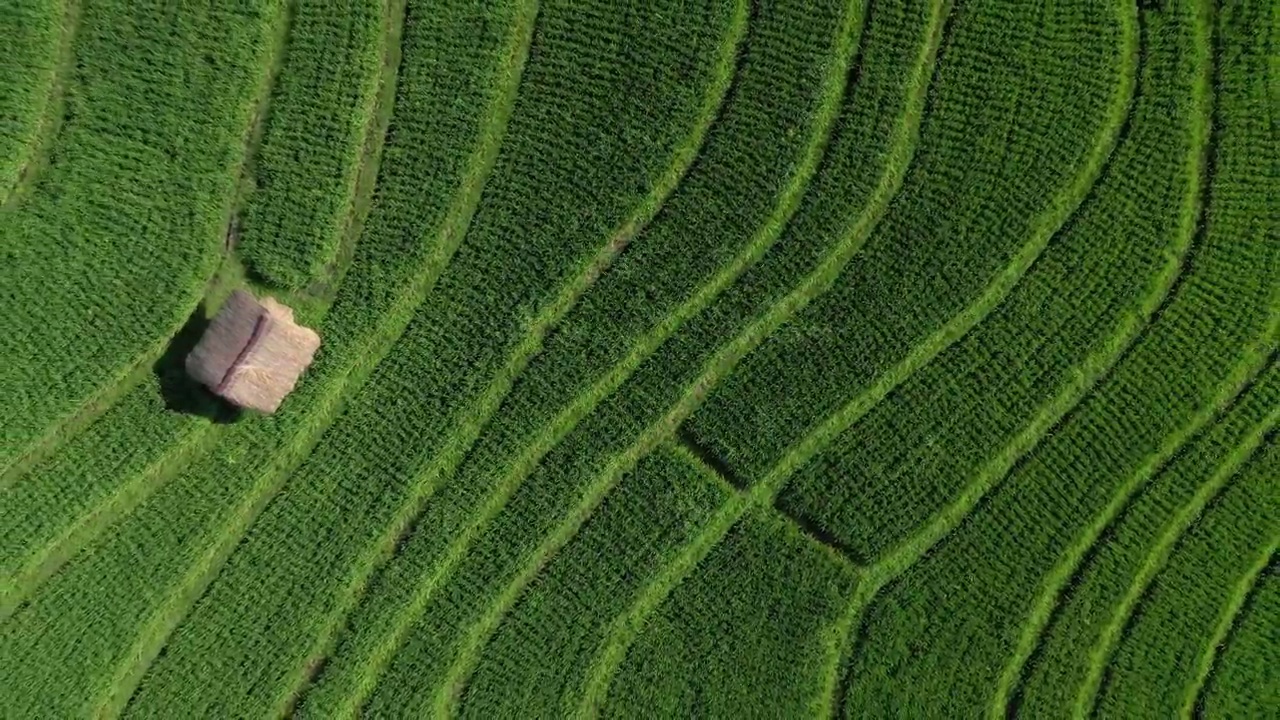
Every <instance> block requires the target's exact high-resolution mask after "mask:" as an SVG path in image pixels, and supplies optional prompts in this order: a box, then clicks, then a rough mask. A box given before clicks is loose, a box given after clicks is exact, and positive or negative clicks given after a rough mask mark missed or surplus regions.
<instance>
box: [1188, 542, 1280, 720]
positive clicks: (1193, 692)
mask: <svg viewBox="0 0 1280 720" xmlns="http://www.w3.org/2000/svg"><path fill="white" fill-rule="evenodd" d="M1277 550H1280V538H1272V539H1271V542H1270V544H1269V545H1267V547H1266V548H1265V549H1264V551H1263V553H1262V554H1261V555H1260V556H1259V558H1258V562H1256V563H1255V564H1254V565H1253V566H1252V567H1250V568H1249V570H1248V572H1246V573H1245V574H1244V576H1243V577H1241V578H1240V582H1239V583H1238V584H1237V585H1236V588H1235V591H1234V592H1233V593H1232V594H1231V598H1230V600H1228V602H1227V606H1226V607H1224V608H1223V609H1222V613H1221V614H1220V615H1219V616H1218V623H1217V624H1216V625H1215V626H1214V628H1213V633H1212V634H1211V635H1210V636H1209V641H1208V642H1207V643H1205V645H1204V650H1203V651H1201V653H1200V656H1199V657H1198V658H1196V674H1195V679H1194V680H1192V682H1191V684H1190V685H1189V686H1187V688H1186V689H1185V690H1184V692H1183V698H1182V707H1181V709H1180V712H1179V715H1180V717H1182V718H1187V719H1189V718H1192V717H1196V718H1200V717H1204V708H1203V706H1202V704H1201V703H1203V701H1204V698H1203V694H1204V690H1205V687H1206V686H1207V685H1208V682H1209V678H1210V677H1211V676H1212V674H1213V671H1214V668H1215V666H1216V665H1217V662H1218V657H1219V655H1220V653H1221V651H1222V648H1223V647H1225V646H1226V644H1227V642H1228V639H1229V636H1230V635H1231V632H1232V630H1233V629H1234V628H1235V626H1236V622H1237V621H1238V620H1239V618H1240V615H1241V613H1242V612H1243V611H1244V609H1245V607H1246V605H1247V602H1248V600H1249V597H1250V595H1252V594H1253V592H1254V590H1256V589H1257V587H1258V582H1259V581H1260V580H1261V579H1262V576H1263V574H1264V573H1265V572H1266V570H1267V567H1268V566H1270V565H1271V564H1272V563H1273V562H1274V561H1275V556H1276V551H1277Z"/></svg>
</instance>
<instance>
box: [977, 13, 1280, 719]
mask: <svg viewBox="0 0 1280 720" xmlns="http://www.w3.org/2000/svg"><path fill="white" fill-rule="evenodd" d="M1210 32H1211V35H1212V37H1211V39H1210V41H1209V42H1210V44H1211V46H1212V52H1213V54H1214V55H1215V56H1217V57H1218V58H1219V60H1218V61H1217V62H1214V63H1213V68H1212V70H1211V74H1212V77H1213V85H1214V87H1219V88H1221V87H1223V82H1222V73H1223V72H1224V68H1223V63H1224V62H1227V60H1222V59H1221V58H1222V52H1223V37H1222V32H1223V30H1222V28H1221V27H1219V28H1215V29H1211V30H1210ZM1223 102H1224V101H1222V100H1217V99H1215V100H1213V109H1212V118H1213V120H1212V126H1213V127H1214V128H1217V127H1220V126H1221V125H1222V117H1221V116H1222V114H1223V110H1224V109H1223V107H1222V105H1223ZM1210 144H1211V145H1220V144H1221V140H1220V138H1216V137H1215V138H1212V139H1211V141H1210ZM1206 162H1207V163H1209V165H1208V172H1209V174H1210V175H1212V172H1213V163H1214V162H1215V160H1214V157H1213V156H1212V155H1210V156H1208V157H1207V160H1206ZM1202 212H1203V209H1202ZM1200 232H1201V233H1203V232H1206V229H1205V224H1204V221H1203V220H1202V222H1201V229H1200ZM1277 300H1280V291H1277V292H1276V293H1273V299H1272V305H1271V307H1272V312H1271V316H1270V320H1269V323H1268V326H1267V329H1266V330H1265V331H1264V333H1263V337H1262V340H1261V341H1260V342H1259V343H1258V344H1256V345H1254V346H1253V347H1251V348H1250V349H1249V350H1248V351H1247V352H1246V354H1245V358H1244V359H1243V360H1242V361H1241V362H1240V364H1238V365H1237V366H1236V368H1235V369H1234V371H1233V373H1232V375H1231V376H1229V377H1228V379H1227V380H1226V382H1225V384H1224V385H1223V388H1222V391H1221V392H1220V394H1219V399H1218V401H1217V402H1215V403H1214V405H1213V406H1214V407H1215V408H1217V412H1216V413H1211V415H1212V417H1210V415H1209V414H1207V413H1209V411H1208V409H1206V410H1205V411H1203V412H1202V413H1201V414H1200V415H1199V416H1197V417H1196V418H1195V419H1194V420H1193V422H1192V424H1191V425H1189V426H1186V427H1184V428H1183V430H1185V431H1186V433H1189V434H1185V435H1183V434H1182V433H1180V434H1179V435H1178V436H1177V437H1171V438H1169V442H1167V443H1166V446H1165V447H1162V451H1163V452H1162V457H1163V458H1164V459H1163V460H1162V461H1159V462H1157V460H1156V459H1155V458H1153V459H1152V461H1151V462H1149V463H1148V464H1146V465H1144V466H1143V467H1142V468H1140V469H1139V471H1138V473H1136V474H1135V476H1134V477H1133V478H1131V479H1130V480H1129V482H1128V483H1126V484H1125V485H1124V486H1122V487H1121V489H1120V491H1119V492H1118V493H1117V495H1116V497H1115V498H1113V500H1112V502H1111V503H1109V504H1108V506H1107V507H1106V508H1105V509H1104V510H1103V512H1102V513H1101V514H1100V515H1099V516H1098V518H1097V520H1096V521H1095V523H1094V524H1093V525H1091V526H1090V527H1089V528H1088V529H1087V530H1086V531H1085V533H1083V534H1082V535H1081V537H1080V538H1079V539H1078V541H1077V542H1076V543H1073V545H1072V546H1071V547H1070V548H1069V549H1068V550H1067V551H1066V552H1065V553H1064V555H1063V558H1062V560H1061V562H1060V563H1059V564H1058V565H1057V566H1056V567H1055V568H1054V569H1053V571H1052V572H1051V573H1050V574H1049V575H1048V577H1047V578H1046V582H1045V587H1044V589H1043V591H1042V594H1041V596H1040V598H1039V599H1038V600H1037V601H1036V604H1035V605H1034V607H1033V610H1032V612H1031V615H1030V616H1029V618H1028V619H1027V621H1026V622H1025V624H1024V626H1023V633H1022V636H1021V637H1020V639H1019V641H1018V646H1017V649H1016V651H1015V652H1014V654H1013V656H1012V657H1011V658H1010V659H1009V662H1008V663H1007V664H1006V666H1005V668H1004V671H1003V672H1002V674H1001V677H1000V680H999V682H998V685H997V691H996V694H995V696H994V698H993V700H992V705H991V716H992V717H993V718H994V717H996V716H1000V717H1004V715H1005V713H1006V710H1007V708H1008V706H1009V703H1010V701H1011V698H1012V693H1013V692H1014V690H1015V689H1016V687H1017V686H1018V684H1019V683H1021V682H1025V678H1024V677H1023V674H1024V672H1025V667H1026V664H1027V662H1028V661H1029V660H1030V658H1031V657H1032V655H1033V654H1034V653H1035V650H1036V648H1037V647H1038V646H1039V644H1040V642H1041V637H1042V634H1043V633H1044V631H1045V630H1046V628H1047V627H1048V625H1049V622H1050V620H1051V619H1052V616H1053V614H1054V612H1055V610H1056V608H1057V607H1058V605H1059V603H1060V602H1061V600H1062V597H1063V594H1064V592H1065V591H1066V589H1067V587H1068V584H1069V582H1070V580H1071V578H1072V577H1073V576H1074V575H1075V573H1077V572H1078V570H1079V568H1080V567H1081V563H1082V562H1083V560H1084V558H1085V557H1086V555H1087V554H1088V553H1089V552H1090V549H1091V548H1092V547H1093V546H1094V544H1095V543H1097V542H1098V540H1099V538H1100V537H1101V536H1102V534H1103V533H1104V532H1106V530H1107V528H1109V527H1111V525H1112V523H1113V522H1115V520H1116V518H1118V517H1119V515H1120V514H1121V513H1122V512H1123V511H1124V508H1125V507H1126V506H1127V504H1128V501H1129V499H1130V498H1131V497H1132V496H1133V495H1134V493H1135V492H1137V490H1138V489H1139V488H1141V487H1143V486H1145V485H1146V484H1147V483H1148V482H1149V480H1150V479H1151V478H1152V477H1154V476H1155V474H1156V473H1158V472H1159V471H1160V469H1161V468H1162V467H1163V466H1164V465H1165V464H1167V462H1168V461H1169V460H1170V459H1172V458H1173V456H1174V454H1175V453H1176V452H1177V449H1176V446H1175V445H1173V444H1172V443H1173V442H1175V441H1179V440H1180V442H1179V444H1181V442H1187V441H1189V440H1190V439H1191V438H1192V437H1193V436H1195V435H1197V434H1199V432H1200V430H1201V429H1203V428H1204V427H1205V426H1207V424H1208V423H1210V422H1211V420H1212V419H1213V418H1216V417H1219V416H1221V415H1223V414H1224V413H1225V411H1226V409H1227V407H1228V406H1229V405H1230V404H1231V403H1232V402H1234V399H1235V398H1236V397H1238V396H1239V395H1240V394H1241V393H1242V392H1243V391H1244V389H1245V388H1246V386H1247V385H1249V384H1250V383H1252V382H1253V380H1254V379H1255V378H1256V377H1257V376H1258V374H1259V373H1260V372H1261V371H1262V370H1263V369H1264V368H1265V367H1266V366H1267V365H1268V364H1269V363H1270V362H1274V358H1273V359H1272V360H1268V359H1267V357H1266V356H1267V354H1268V353H1274V350H1275V347H1276V342H1277V333H1278V332H1280V305H1278V304H1277V302H1276V301H1277ZM1269 422H1272V423H1274V422H1275V420H1274V418H1272V419H1270V420H1269ZM1237 452H1240V450H1239V449H1238V450H1237ZM1232 459H1233V460H1235V459H1238V458H1235V456H1234V455H1233V456H1232ZM1215 481H1217V482H1219V483H1220V482H1225V479H1223V478H1215ZM1213 482H1214V481H1211V483H1210V484H1211V485H1212V483H1213ZM1193 502H1194V501H1193ZM1202 508H1203V502H1202V503H1201V509H1202ZM1199 512H1200V511H1199V510H1197V511H1196V513H1197V514H1198V513H1199ZM1153 552H1155V551H1154V550H1153ZM1167 552H1168V549H1166V557H1167ZM1160 562H1161V563H1163V559H1162V560H1161V561H1160ZM1150 579H1151V578H1147V580H1146V583H1148V584H1149V582H1150ZM1137 584H1139V581H1138V580H1137V579H1135V586H1136V585H1137ZM1133 601H1134V600H1131V599H1128V598H1127V599H1126V600H1125V602H1126V603H1130V602H1133ZM1113 632H1114V629H1111V630H1108V634H1110V633H1113ZM1101 642H1102V643H1103V644H1104V645H1109V646H1111V647H1112V648H1113V649H1114V638H1113V639H1111V640H1105V639H1104V640H1102V641H1101ZM1095 650H1099V648H1095ZM1108 654H1109V653H1108ZM1101 673H1102V668H1098V667H1096V666H1094V667H1093V668H1092V669H1091V671H1090V675H1089V677H1088V678H1087V680H1086V685H1088V684H1092V685H1094V691H1093V692H1092V693H1090V694H1091V695H1096V688H1097V685H1098V684H1099V683H1100V682H1101ZM1086 692H1088V691H1086V690H1085V689H1083V688H1082V690H1081V693H1082V696H1081V698H1082V697H1083V693H1086ZM1081 698H1078V700H1081ZM1089 702H1090V703H1091V702H1092V701H1089ZM1080 707H1081V706H1080V705H1079V703H1077V710H1079V709H1080Z"/></svg>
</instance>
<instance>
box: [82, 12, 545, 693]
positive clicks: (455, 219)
mask: <svg viewBox="0 0 1280 720" xmlns="http://www.w3.org/2000/svg"><path fill="white" fill-rule="evenodd" d="M398 7H399V8H403V4H401V5H399V6H398ZM536 16H537V2H536V0H527V1H526V2H523V3H521V4H520V5H519V9H518V12H517V13H516V15H515V17H514V19H513V23H512V26H511V28H510V29H509V35H508V42H507V46H506V48H505V50H504V53H503V62H502V63H501V66H500V67H499V68H498V69H497V75H496V77H495V78H494V81H493V87H494V88H495V91H494V92H493V95H492V97H491V99H490V103H489V106H488V108H487V110H486V111H485V113H484V118H485V120H484V122H483V128H482V130H481V133H480V138H479V141H478V143H477V145H476V147H475V148H474V149H473V150H472V152H471V153H470V155H469V157H468V159H467V161H466V162H465V164H464V165H465V169H464V172H463V177H462V179H461V182H460V184H459V187H458V191H457V193H456V194H455V195H454V197H453V199H452V200H451V202H450V203H449V206H448V209H447V210H446V212H445V215H444V219H443V221H442V222H441V223H440V224H439V226H438V227H437V229H436V230H435V233H434V235H435V241H436V242H435V243H434V245H433V251H432V252H430V253H429V254H428V255H427V257H426V258H425V259H424V261H423V262H422V264H421V267H419V268H418V271H417V272H414V273H412V274H411V275H410V277H411V280H410V281H409V282H408V283H407V284H406V285H405V286H403V287H401V288H400V289H399V291H398V292H397V293H396V294H395V296H394V298H393V300H392V302H391V303H390V307H389V309H388V310H387V312H386V313H385V314H383V315H382V316H381V317H380V318H379V319H378V321H377V322H376V323H374V324H373V328H371V329H370V330H368V331H366V332H364V333H363V334H362V335H361V337H360V339H359V340H358V341H357V344H358V345H359V347H358V348H354V349H351V351H350V352H348V353H347V354H346V355H344V356H343V357H342V358H341V359H340V361H339V362H340V365H339V366H338V367H336V368H334V369H332V370H331V372H330V374H329V375H327V376H326V380H328V382H327V384H326V385H325V386H324V387H323V388H322V389H321V390H320V391H319V393H318V397H315V398H314V399H313V400H314V402H313V403H312V404H311V405H310V406H309V407H307V408H306V411H305V413H306V417H305V418H304V419H302V420H299V425H301V426H302V429H301V430H300V431H299V432H298V433H296V434H295V435H294V436H293V437H291V438H290V440H289V442H288V443H287V444H286V445H285V447H284V448H282V449H281V450H280V451H279V452H277V453H276V454H275V456H274V457H273V458H272V461H271V462H270V463H269V464H268V465H267V467H264V468H262V469H260V471H259V472H258V476H257V479H256V481H255V482H254V484H253V486H252V488H251V489H250V491H249V492H248V493H247V494H246V495H245V497H244V498H243V499H242V500H241V502H240V503H239V504H238V505H237V506H236V507H235V508H234V510H233V511H232V512H231V513H230V515H229V517H228V521H227V523H226V524H225V525H224V526H223V529H222V531H221V534H220V536H219V537H218V538H216V539H215V540H214V542H212V543H211V544H210V546H209V547H208V548H206V550H205V551H204V553H203V554H202V555H201V556H200V559H199V560H198V561H197V562H196V563H194V564H193V565H192V566H191V567H190V568H189V569H188V571H187V573H186V574H185V575H184V577H183V579H182V580H181V581H180V582H179V583H178V584H177V586H176V587H175V588H174V589H173V590H172V591H171V593H170V594H169V598H168V600H167V601H166V602H165V603H164V604H163V605H162V606H161V607H159V608H157V610H156V611H155V612H154V613H153V615H152V616H151V618H150V619H149V620H148V621H147V622H146V623H145V624H144V625H143V626H142V627H141V628H140V630H139V633H138V636H137V639H136V640H135V642H134V643H133V647H132V648H131V649H130V651H129V652H128V653H127V654H126V655H125V657H126V658H128V660H127V661H126V662H125V663H123V664H122V665H121V666H120V667H119V668H118V669H117V671H116V673H115V677H114V679H113V681H112V682H111V683H110V684H109V686H108V687H110V688H111V689H110V691H109V692H107V693H106V694H105V695H104V696H103V697H101V698H99V699H98V700H97V701H95V702H94V711H93V714H94V715H95V716H97V717H117V716H119V715H120V713H121V712H122V711H123V710H124V708H125V706H126V704H127V703H128V702H129V699H130V698H131V696H132V695H133V693H134V691H135V690H136V688H137V687H138V684H139V683H140V682H141V680H142V678H143V676H144V675H145V674H146V672H147V670H148V669H149V667H150V666H151V663H152V662H153V661H154V660H155V658H156V657H157V656H158V655H159V654H160V652H161V650H162V648H163V647H164V645H165V643H166V642H167V640H168V638H169V636H170V635H171V634H172V632H173V630H174V629H175V628H176V627H177V625H178V624H179V623H180V622H181V621H182V619H183V618H184V617H186V615H187V614H188V613H189V612H190V609H191V608H192V607H193V606H194V605H195V602H196V601H197V600H198V599H199V598H200V596H201V595H202V594H203V593H204V590H205V589H206V588H207V587H208V585H209V583H210V582H212V580H213V578H214V577H215V576H216V575H217V573H218V571H219V570H220V569H221V567H222V565H223V564H224V563H225V562H226V559H227V558H228V557H229V556H230V555H231V553H232V552H234V550H235V548H236V547H237V546H238V545H239V543H240V541H241V539H242V538H243V536H244V533H245V532H246V531H247V530H248V528H249V526H251V525H252V524H253V521H254V520H255V519H256V518H257V517H258V515H259V514H260V513H261V512H262V510H263V509H264V508H265V507H266V505H267V503H268V502H270V500H271V498H272V497H274V495H275V493H276V491H277V490H278V489H279V488H280V486H281V485H282V484H283V482H284V480H285V479H286V478H287V477H288V476H289V474H290V473H291V472H292V471H293V470H295V469H296V468H297V466H298V465H300V464H301V462H302V461H303V460H304V459H305V458H306V457H307V455H308V454H309V453H310V451H311V449H312V448H313V447H314V446H315V444H316V443H318V442H319V440H320V437H321V435H323V433H324V431H325V430H326V429H327V428H328V427H329V426H330V425H331V423H332V422H333V420H334V419H335V418H336V417H337V416H338V413H339V412H340V411H341V409H342V407H343V406H344V403H345V401H346V400H348V399H349V398H350V397H351V396H352V395H354V394H355V393H356V392H358V390H359V388H360V387H362V386H363V385H364V383H365V382H366V381H367V380H368V378H369V377H370V376H371V375H372V373H373V371H374V369H375V368H376V366H377V365H378V364H379V363H380V362H381V361H382V359H383V358H384V357H385V356H386V355H387V353H388V352H389V351H390V349H391V347H392V345H393V344H394V343H395V340H396V338H398V337H399V336H400V335H401V334H402V333H403V332H404V328H405V327H406V326H407V325H408V324H409V321H410V320H411V319H412V316H413V313H414V311H415V310H416V309H417V307H418V306H419V305H421V304H422V302H423V301H424V300H425V298H426V296H427V295H428V293H429V292H430V290H431V288H432V287H433V286H434V283H435V280H436V279H437V278H439V276H440V275H441V273H443V272H444V269H445V267H447V266H448V264H449V260H450V259H451V258H452V256H453V252H454V251H455V250H456V249H457V247H458V245H459V244H460V243H461V241H462V238H463V237H464V236H465V235H466V230H467V228H468V227H469V225H470V223H471V218H472V217H473V215H474V213H475V209H476V206H477V205H478V204H479V201H480V195H481V192H482V190H483V188H484V184H485V181H486V180H487V178H488V176H489V173H490V171H491V170H492V169H493V165H494V163H495V161H496V160H497V156H498V150H499V148H500V147H501V145H502V140H503V137H504V136H505V132H506V127H507V122H508V121H509V119H510V117H511V110H512V107H513V104H514V101H515V97H516V93H517V90H518V88H519V80H520V76H521V73H522V71H523V68H524V63H525V60H526V59H527V57H528V51H529V46H530V43H531V41H532V38H533V28H534V21H535V18H536ZM402 24H403V14H402V15H401V17H400V19H399V22H398V23H393V24H391V25H389V29H391V33H390V35H389V38H392V39H394V38H396V37H397V35H398V32H399V27H401V26H402ZM393 67H394V66H393ZM388 82H390V83H391V85H389V86H388V90H387V92H388V94H387V95H386V96H385V97H386V98H388V99H389V98H390V97H391V96H392V95H394V84H395V83H394V82H392V81H390V80H388ZM388 112H389V110H388ZM380 122H385V120H380ZM298 682H299V683H300V682H301V677H299V680H298ZM295 684H297V683H295ZM291 702H292V699H289V698H286V699H284V700H282V702H281V703H280V705H281V708H280V712H279V713H277V714H282V713H283V712H284V709H285V707H287V706H288V705H289V704H291Z"/></svg>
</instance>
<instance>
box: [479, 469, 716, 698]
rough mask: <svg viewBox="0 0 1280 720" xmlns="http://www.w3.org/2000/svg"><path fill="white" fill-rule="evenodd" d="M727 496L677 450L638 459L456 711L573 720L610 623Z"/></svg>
mask: <svg viewBox="0 0 1280 720" xmlns="http://www.w3.org/2000/svg"><path fill="white" fill-rule="evenodd" d="M730 492H732V489H731V488H730V487H728V486H727V485H726V484H725V483H724V481H723V480H722V479H720V478H719V477H717V476H715V475H714V473H711V472H708V470H707V469H706V468H705V467H704V466H702V465H701V463H700V462H699V461H698V460H697V459H696V458H693V457H691V456H690V455H689V454H688V452H687V451H686V450H684V449H683V448H680V447H678V446H670V445H664V446H663V447H661V448H659V449H657V450H655V451H654V452H653V453H652V454H651V455H649V456H647V457H646V458H644V459H643V460H641V461H640V462H639V463H638V464H637V465H636V467H635V469H634V470H633V471H632V472H630V473H628V474H627V476H626V477H624V478H623V479H622V481H621V482H620V483H619V484H618V487H617V489H616V491H615V492H613V493H610V494H609V496H608V497H607V498H605V501H604V503H603V504H602V505H601V507H600V510H599V511H597V512H596V514H595V515H594V516H593V517H592V518H591V519H590V520H588V521H587V524H586V525H585V526H583V529H582V532H581V533H579V535H578V536H577V537H576V538H575V539H574V540H573V541H572V542H571V543H570V544H569V545H568V546H566V547H565V549H564V551H563V552H561V553H560V554H558V555H557V556H556V557H555V558H554V559H552V561H551V562H550V563H549V564H548V565H547V567H546V569H545V570H544V571H543V572H542V573H541V574H540V575H539V577H538V578H537V579H536V580H535V581H534V582H533V583H532V584H531V585H530V586H529V589H528V591H527V592H526V593H525V594H524V595H523V596H522V597H521V598H520V600H519V602H518V603H517V604H516V605H515V607H513V608H512V610H511V613H510V615H509V617H508V618H507V620H506V621H505V622H504V623H503V624H502V625H501V627H500V628H499V629H498V631H497V633H495V635H494V637H493V639H492V640H491V641H490V643H489V644H488V645H487V646H486V647H485V649H484V654H483V655H482V656H481V660H480V664H479V665H478V666H477V668H476V671H475V674H474V676H473V677H472V679H471V682H469V683H468V684H467V687H466V689H465V691H464V693H463V695H462V697H461V699H460V704H459V707H458V713H457V714H458V715H461V716H464V717H484V718H491V717H508V716H520V715H524V716H539V717H548V716H558V717H566V716H569V715H572V714H573V711H574V710H575V709H576V707H577V703H578V698H579V697H580V695H581V692H582V684H583V682H584V681H585V679H586V671H587V669H588V666H587V661H588V660H590V658H591V654H592V651H593V650H594V648H595V646H596V643H597V642H599V636H600V633H601V631H602V630H604V629H605V628H606V627H607V625H608V621H609V619H610V618H611V617H612V616H613V615H614V614H615V613H617V612H619V611H620V610H621V609H622V608H623V607H625V605H626V603H627V601H628V599H629V597H630V596H631V594H632V593H634V592H635V591H636V590H637V589H638V588H639V587H640V585H641V584H642V582H643V581H644V579H645V577H647V576H648V574H649V573H651V572H653V571H655V570H657V569H658V568H661V567H662V566H663V565H664V564H665V563H666V562H667V560H668V559H669V558H671V557H672V556H673V555H675V554H676V553H677V552H679V550H680V548H681V546H682V545H683V543H685V542H687V541H688V540H689V538H690V537H691V535H692V534H693V533H694V532H696V530H697V528H698V527H699V526H700V525H701V524H702V523H703V522H704V521H705V520H706V519H707V517H708V516H709V515H710V513H711V512H712V511H713V510H714V509H715V508H716V507H718V506H719V505H720V504H721V503H722V502H724V500H725V497H726V495H727V494H728V493H730ZM652 710H655V709H651V711H652Z"/></svg>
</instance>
